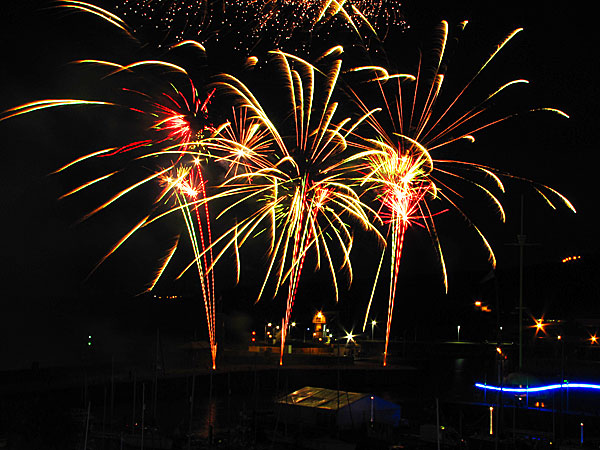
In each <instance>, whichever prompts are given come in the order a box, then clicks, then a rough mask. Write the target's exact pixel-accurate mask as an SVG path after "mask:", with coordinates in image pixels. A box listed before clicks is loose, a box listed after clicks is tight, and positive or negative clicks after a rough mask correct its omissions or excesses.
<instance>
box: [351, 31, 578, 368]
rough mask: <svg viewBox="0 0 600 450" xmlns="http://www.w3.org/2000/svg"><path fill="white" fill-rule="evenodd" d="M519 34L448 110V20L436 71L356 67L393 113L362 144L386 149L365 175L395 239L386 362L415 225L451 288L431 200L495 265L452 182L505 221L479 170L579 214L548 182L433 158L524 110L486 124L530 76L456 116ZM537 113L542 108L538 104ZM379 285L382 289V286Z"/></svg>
mask: <svg viewBox="0 0 600 450" xmlns="http://www.w3.org/2000/svg"><path fill="white" fill-rule="evenodd" d="M465 26H466V22H463V23H462V24H461V29H462V28H464V27H465ZM519 31H520V29H518V30H515V31H513V32H512V33H510V34H509V35H508V36H507V37H506V38H505V39H504V40H503V41H502V42H501V43H500V44H499V45H498V46H497V47H496V49H495V50H494V51H493V52H492V53H491V54H490V56H489V57H488V58H487V59H486V60H485V62H484V64H483V65H482V66H481V67H480V69H479V70H478V71H477V72H476V73H475V75H474V77H473V78H472V79H471V80H470V81H469V82H468V83H467V84H466V85H465V86H464V88H463V89H462V90H461V91H460V92H459V93H458V95H457V96H455V97H454V98H452V99H451V101H450V103H449V105H448V106H447V107H445V108H439V107H437V105H438V100H439V98H440V94H441V92H442V87H443V83H444V79H445V77H444V75H445V74H444V70H445V67H446V64H443V62H445V59H444V58H445V53H446V44H447V40H448V24H447V23H446V22H442V24H441V26H440V33H439V41H438V43H437V45H436V46H435V50H434V52H433V53H434V54H433V56H434V58H433V64H432V65H433V69H432V71H429V72H428V71H425V69H423V67H422V64H423V63H422V62H421V65H420V66H419V73H418V75H417V76H416V77H415V76H412V75H408V74H394V75H390V74H389V72H388V71H387V70H386V69H385V68H383V67H377V66H369V67H360V68H354V69H351V70H350V71H349V72H351V73H353V74H355V75H356V74H358V73H367V74H368V79H367V81H370V82H373V83H374V84H376V86H377V90H378V91H379V93H380V95H381V99H382V101H381V103H382V105H383V107H381V110H383V111H384V113H385V114H384V116H385V117H386V119H385V121H384V120H382V121H381V122H380V121H379V119H378V118H377V115H376V114H371V115H368V116H367V118H366V122H367V123H368V124H369V125H370V127H371V128H372V130H373V131H374V134H375V136H374V137H373V138H371V139H366V140H365V142H364V143H363V144H361V145H360V146H359V148H360V149H363V150H364V149H368V148H376V149H379V150H381V152H379V153H376V154H374V155H372V156H371V157H370V158H369V161H370V162H369V165H370V169H369V170H368V171H367V172H366V173H365V176H364V179H363V184H364V185H365V186H366V188H367V190H368V191H371V192H372V193H373V195H374V198H375V199H376V200H377V202H378V203H379V205H380V206H379V211H378V212H379V215H380V217H381V219H382V221H383V222H384V223H385V224H387V235H388V241H391V246H390V247H391V251H390V257H391V262H390V288H389V296H388V319H387V328H386V342H385V350H384V359H383V364H384V365H386V364H387V354H388V345H389V339H390V331H391V324H392V317H393V311H394V303H395V300H396V292H397V283H398V274H399V267H400V260H401V257H402V249H403V245H404V241H405V234H406V231H407V229H408V227H409V226H411V225H412V224H418V225H420V226H422V227H424V228H425V229H426V230H427V231H428V232H429V234H430V236H431V238H432V241H433V243H434V247H435V249H436V251H437V254H438V256H439V261H440V265H441V269H442V274H443V278H444V285H445V286H446V289H447V274H446V265H445V262H444V257H443V253H442V246H441V244H440V241H439V238H438V234H437V231H436V225H435V221H434V216H435V215H436V214H439V213H442V212H444V211H445V210H439V211H437V212H433V206H432V202H433V201H434V200H442V201H445V202H446V203H448V205H449V207H450V208H452V209H454V210H456V211H457V212H458V213H459V214H460V215H461V216H462V217H463V218H464V219H465V220H466V221H467V223H468V224H469V225H470V226H471V227H472V228H473V229H474V230H475V232H476V234H477V235H478V236H479V237H480V238H481V241H482V243H483V245H484V246H485V248H486V249H487V250H488V253H489V259H490V262H491V264H492V265H493V266H494V265H495V257H494V253H493V251H492V248H491V247H490V245H489V243H488V241H487V240H486V238H485V237H484V235H483V233H482V232H481V231H480V230H479V228H478V227H477V226H476V225H475V224H474V223H473V222H472V221H471V220H470V219H469V218H468V216H467V215H466V213H465V212H464V211H463V209H462V208H461V206H460V205H459V200H460V197H461V196H460V195H459V194H458V193H457V191H456V190H455V189H454V188H452V187H450V184H449V183H448V180H460V181H462V182H465V183H467V184H469V185H471V186H474V187H475V188H476V190H479V191H480V192H482V193H483V194H484V195H485V196H486V197H487V198H488V199H490V200H491V202H492V203H493V204H494V205H495V206H496V208H497V211H498V213H499V215H500V218H501V220H502V221H504V211H503V208H502V205H501V203H500V201H499V200H498V198H497V197H496V196H495V195H494V194H493V193H492V191H491V190H490V188H487V187H485V186H484V184H483V183H482V182H479V181H478V179H477V178H474V177H473V175H476V174H479V175H482V176H483V178H484V179H485V180H486V181H489V180H492V182H493V184H494V185H495V187H496V188H497V189H499V190H500V191H501V192H504V186H503V184H502V182H501V180H500V177H499V176H504V177H511V178H517V179H520V180H523V181H527V182H530V183H531V184H533V186H534V188H535V189H536V190H537V191H538V192H539V193H540V194H541V195H542V196H543V198H544V199H545V200H546V201H547V202H548V203H549V204H550V205H551V206H552V207H554V205H553V203H552V202H551V201H550V200H549V198H548V196H547V195H545V194H544V192H543V191H545V192H546V193H549V194H550V195H551V196H555V197H557V198H558V199H559V201H561V202H563V203H565V204H566V205H567V206H568V207H569V208H570V209H572V210H573V211H574V208H573V207H572V205H571V204H570V203H569V202H568V200H567V199H566V198H565V197H564V196H562V195H561V194H559V193H558V192H556V191H555V190H553V189H551V188H549V187H547V186H543V185H539V184H537V183H534V182H533V181H531V180H526V179H523V178H519V177H515V176H512V175H510V174H507V173H504V172H501V171H499V170H496V169H494V168H491V167H488V166H484V165H481V164H475V163H468V162H463V161H456V160H444V159H435V160H434V159H433V157H432V155H431V153H432V152H434V151H440V150H441V149H444V148H445V147H446V146H448V145H449V144H452V143H454V142H457V141H460V140H464V141H468V142H473V141H474V140H475V139H474V137H473V135H474V134H475V133H476V132H478V131H481V130H483V129H485V128H487V127H490V126H492V125H495V124H498V123H500V122H503V121H505V120H507V119H509V118H511V117H514V116H516V115H517V114H510V115H507V116H503V117H499V118H494V119H492V120H487V121H485V120H484V121H483V122H481V121H480V120H482V116H483V115H484V113H485V112H486V111H487V109H488V105H489V103H490V100H491V99H493V98H494V97H495V96H497V95H498V94H500V93H501V92H503V91H504V90H505V89H507V88H509V87H511V86H516V85H520V84H524V83H527V82H526V81H525V80H515V81H512V82H509V83H506V84H504V85H502V86H500V87H499V88H497V89H495V90H494V91H493V92H492V93H491V94H490V95H488V96H487V98H485V99H484V100H483V101H482V102H481V103H479V104H477V105H475V106H474V107H471V108H467V110H466V112H464V113H461V114H459V115H458V117H457V118H455V119H451V118H450V117H452V115H453V114H454V110H455V109H456V105H457V104H459V100H460V99H461V97H462V96H463V94H464V93H465V91H466V90H467V89H468V88H469V87H470V86H471V84H472V83H473V81H474V80H475V79H476V78H477V77H478V75H479V74H480V73H481V72H482V71H483V70H484V69H485V68H486V67H487V66H488V64H489V63H490V62H491V61H492V59H493V58H494V57H495V56H496V55H497V54H498V52H499V51H500V50H501V49H502V48H503V47H504V46H505V45H506V44H507V43H508V42H509V41H510V40H511V39H512V38H513V37H514V36H515V35H516V34H517V33H518V32H519ZM424 73H427V75H424ZM432 73H433V75H432ZM355 98H356V102H357V103H358V105H359V107H360V108H361V109H362V110H363V111H364V112H367V111H372V110H370V109H369V108H368V107H367V105H366V104H365V103H364V102H363V101H362V100H361V99H360V98H359V97H358V95H356V94H355ZM539 109H541V110H547V111H551V112H555V113H559V114H560V115H563V116H566V114H564V113H562V112H561V111H558V110H555V109H552V108H539ZM440 111H441V112H440ZM532 111H535V109H534V110H532ZM476 119H478V121H476ZM382 258H383V255H382ZM380 268H381V265H380ZM380 268H379V269H378V271H377V274H376V281H375V285H376V284H377V280H378V278H379V271H380ZM373 289H375V286H374V288H373ZM373 293H374V291H373ZM372 298H373V295H372V296H371V300H372ZM371 300H370V301H369V305H368V307H367V314H366V315H365V322H364V325H363V329H364V327H365V326H366V322H367V317H368V314H369V310H370V307H371Z"/></svg>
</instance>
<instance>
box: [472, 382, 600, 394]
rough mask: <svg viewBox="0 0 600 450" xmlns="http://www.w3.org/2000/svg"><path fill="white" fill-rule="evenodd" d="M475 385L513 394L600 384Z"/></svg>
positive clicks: (598, 388)
mask: <svg viewBox="0 0 600 450" xmlns="http://www.w3.org/2000/svg"><path fill="white" fill-rule="evenodd" d="M475 386H476V387H478V388H480V389H489V390H492V391H502V392H510V393H513V394H529V393H532V392H544V391H552V390H555V389H563V388H568V389H596V390H600V384H589V383H558V384H547V385H546V386H536V387H529V388H510V387H499V386H492V385H490V384H481V383H475Z"/></svg>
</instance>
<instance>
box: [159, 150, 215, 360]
mask: <svg viewBox="0 0 600 450" xmlns="http://www.w3.org/2000/svg"><path fill="white" fill-rule="evenodd" d="M176 172H177V173H176V175H175V177H168V176H167V177H164V178H163V182H164V184H165V185H166V191H170V192H173V193H174V195H175V197H176V199H177V203H178V205H179V207H178V208H177V209H178V210H180V211H181V214H182V216H183V218H184V220H185V224H186V227H187V230H188V235H189V238H190V242H191V244H192V249H193V251H194V256H195V258H194V263H195V265H196V268H197V269H198V276H199V278H200V285H201V289H202V298H203V299H204V308H205V312H206V323H207V327H208V336H209V342H210V349H211V357H212V368H213V369H216V358H217V339H216V309H215V280H214V271H213V270H212V269H213V264H214V261H213V251H212V231H211V225H210V214H209V211H208V203H207V202H206V201H205V200H206V197H207V196H206V189H205V181H204V177H203V176H202V168H201V164H200V160H199V159H196V160H195V161H194V162H193V164H192V165H191V166H188V167H179V168H178V170H177V171H176ZM173 252H174V250H173ZM165 266H166V264H165Z"/></svg>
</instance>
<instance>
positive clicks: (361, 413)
mask: <svg viewBox="0 0 600 450" xmlns="http://www.w3.org/2000/svg"><path fill="white" fill-rule="evenodd" d="M276 406H277V408H278V413H279V419H280V420H281V421H282V422H283V423H285V424H292V425H297V426H300V427H303V428H321V429H323V428H332V427H336V428H337V429H341V430H351V429H361V428H364V427H365V426H367V425H374V424H378V425H387V426H392V427H395V426H397V425H398V423H399V422H400V406H399V405H396V404H395V403H392V402H388V401H387V400H384V399H382V398H380V397H377V396H374V395H371V394H365V393H359V392H346V391H337V390H332V389H325V388H320V387H311V386H306V387H303V388H302V389H299V390H297V391H295V392H292V393H290V394H286V395H284V396H283V397H281V398H280V399H278V400H277V401H276Z"/></svg>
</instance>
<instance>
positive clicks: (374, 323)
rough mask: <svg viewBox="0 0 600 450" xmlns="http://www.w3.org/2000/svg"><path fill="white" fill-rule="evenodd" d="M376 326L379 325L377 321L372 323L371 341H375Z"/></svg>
mask: <svg viewBox="0 0 600 450" xmlns="http://www.w3.org/2000/svg"><path fill="white" fill-rule="evenodd" d="M375 325H377V321H376V320H372V321H371V340H372V341H374V340H375Z"/></svg>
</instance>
